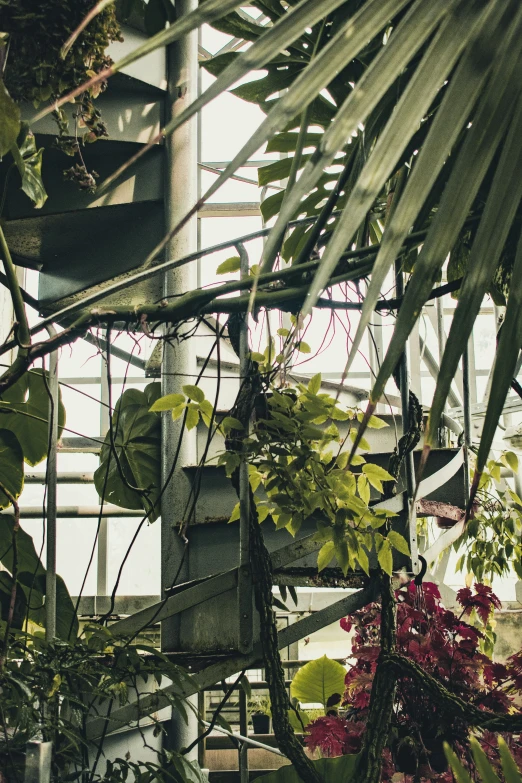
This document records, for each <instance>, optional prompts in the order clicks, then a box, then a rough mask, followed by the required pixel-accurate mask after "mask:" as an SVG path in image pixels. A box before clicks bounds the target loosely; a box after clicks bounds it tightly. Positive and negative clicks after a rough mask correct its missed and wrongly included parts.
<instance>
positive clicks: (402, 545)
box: [387, 530, 410, 555]
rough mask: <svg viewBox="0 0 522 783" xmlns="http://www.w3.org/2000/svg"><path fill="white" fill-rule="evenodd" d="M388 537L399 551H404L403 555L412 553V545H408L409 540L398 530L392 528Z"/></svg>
mask: <svg viewBox="0 0 522 783" xmlns="http://www.w3.org/2000/svg"><path fill="white" fill-rule="evenodd" d="M387 537H388V541H389V542H390V544H391V545H392V547H393V548H394V549H396V550H397V551H398V552H402V554H403V555H409V554H410V547H409V546H408V542H407V541H406V539H405V538H404V536H401V534H400V533H397V531H396V530H390V532H389V533H388V536H387Z"/></svg>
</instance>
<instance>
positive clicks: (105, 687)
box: [0, 624, 205, 783]
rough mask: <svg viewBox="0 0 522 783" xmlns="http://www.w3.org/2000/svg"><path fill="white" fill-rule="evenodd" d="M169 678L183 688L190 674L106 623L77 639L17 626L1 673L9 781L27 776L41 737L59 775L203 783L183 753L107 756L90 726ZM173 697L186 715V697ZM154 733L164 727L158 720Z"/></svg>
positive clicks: (0, 749)
mask: <svg viewBox="0 0 522 783" xmlns="http://www.w3.org/2000/svg"><path fill="white" fill-rule="evenodd" d="M163 678H168V679H169V680H170V681H172V682H174V683H177V684H178V685H180V686H182V685H184V684H187V683H188V682H189V679H190V678H189V677H188V675H187V674H186V673H185V672H184V671H183V669H181V668H180V667H178V666H176V665H175V664H173V663H170V662H169V661H168V659H167V658H166V657H165V656H163V655H162V654H161V653H159V652H158V651H157V650H155V649H153V648H151V647H147V646H140V645H139V644H129V643H128V641H126V640H123V639H115V638H113V637H112V635H111V633H110V630H108V629H107V628H104V627H103V626H101V625H97V624H94V625H92V626H87V627H86V628H85V630H84V634H83V636H82V638H80V639H75V640H74V641H73V642H64V641H60V640H58V639H57V640H53V641H51V642H48V641H45V640H44V639H43V638H42V636H41V635H40V634H39V633H36V634H27V633H21V632H17V633H16V634H15V637H14V639H13V641H12V644H11V647H10V652H9V656H8V657H7V659H6V660H5V661H4V664H3V666H2V670H1V672H0V683H1V687H2V698H1V705H0V706H1V709H0V721H1V725H2V732H1V737H0V770H1V773H2V781H5V783H16V781H19V780H22V779H23V777H24V765H25V756H26V743H27V742H28V741H30V740H33V739H40V740H43V741H45V742H52V760H51V774H52V776H53V777H52V779H53V780H55V781H72V780H81V781H83V780H89V781H103V783H123V781H125V780H127V778H128V776H129V775H134V776H136V777H135V779H136V780H140V781H143V783H145V781H147V783H153V781H156V782H157V783H167V781H172V780H173V779H174V780H175V781H176V782H177V783H186V781H191V783H196V781H197V782H198V783H200V781H201V783H203V781H204V780H205V778H204V777H203V773H202V772H201V771H200V770H199V767H198V765H197V764H195V763H189V762H188V761H186V760H185V759H184V758H183V756H182V755H180V754H174V753H168V752H167V751H165V752H164V753H158V758H157V761H156V762H151V761H147V762H140V761H139V760H137V759H130V758H125V759H123V758H119V759H115V760H113V761H111V760H106V759H104V758H103V756H102V751H101V743H102V741H103V738H102V739H101V740H100V738H95V737H90V736H89V735H88V733H87V731H86V719H87V718H92V717H93V716H94V715H99V716H100V717H103V716H104V715H107V714H110V712H111V709H112V707H113V706H114V705H118V706H122V705H125V704H128V703H130V702H131V701H132V699H133V697H134V693H135V692H136V691H138V692H139V690H143V688H144V687H147V683H149V686H150V683H151V682H153V683H154V684H157V685H158V686H159V685H161V682H162V680H163ZM171 703H172V705H173V707H174V709H175V710H176V711H177V712H179V713H180V715H183V716H185V718H186V712H185V707H184V705H183V702H182V701H181V700H179V699H178V698H176V697H175V696H173V697H172V699H171ZM155 731H156V732H157V733H161V732H162V731H164V729H163V726H162V725H161V724H160V723H158V722H156V728H155Z"/></svg>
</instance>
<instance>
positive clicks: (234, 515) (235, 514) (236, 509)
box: [228, 502, 241, 523]
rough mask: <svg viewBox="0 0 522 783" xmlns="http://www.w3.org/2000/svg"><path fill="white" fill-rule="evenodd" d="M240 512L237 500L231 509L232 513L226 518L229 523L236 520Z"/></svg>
mask: <svg viewBox="0 0 522 783" xmlns="http://www.w3.org/2000/svg"><path fill="white" fill-rule="evenodd" d="M240 514H241V509H240V506H239V502H237V503H236V505H235V506H234V508H233V510H232V513H231V515H230V519H229V520H228V521H229V523H230V522H237V520H238V519H239V517H240Z"/></svg>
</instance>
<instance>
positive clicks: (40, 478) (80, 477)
mask: <svg viewBox="0 0 522 783" xmlns="http://www.w3.org/2000/svg"><path fill="white" fill-rule="evenodd" d="M46 477H47V476H46V474H45V473H26V474H25V478H24V481H25V483H26V484H45V481H46ZM93 481H94V473H59V474H58V484H92V483H93Z"/></svg>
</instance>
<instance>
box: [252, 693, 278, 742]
mask: <svg viewBox="0 0 522 783" xmlns="http://www.w3.org/2000/svg"><path fill="white" fill-rule="evenodd" d="M248 708H249V711H250V717H251V719H252V728H253V729H254V734H269V733H270V717H271V715H272V712H271V705H270V699H269V698H268V697H267V696H255V697H254V698H253V699H252V701H251V702H249V705H248Z"/></svg>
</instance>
